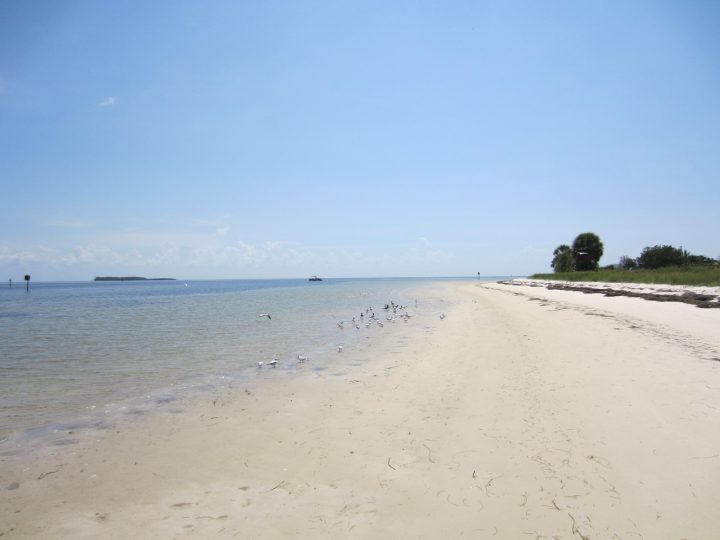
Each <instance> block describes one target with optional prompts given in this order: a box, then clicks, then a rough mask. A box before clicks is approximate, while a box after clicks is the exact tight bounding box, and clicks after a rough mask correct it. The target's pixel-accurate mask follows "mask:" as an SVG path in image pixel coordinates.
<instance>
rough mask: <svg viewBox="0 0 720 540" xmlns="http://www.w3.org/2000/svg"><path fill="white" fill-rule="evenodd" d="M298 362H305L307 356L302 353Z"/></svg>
mask: <svg viewBox="0 0 720 540" xmlns="http://www.w3.org/2000/svg"><path fill="white" fill-rule="evenodd" d="M297 359H298V362H304V361H305V360H307V356H303V355H302V354H298V355H297Z"/></svg>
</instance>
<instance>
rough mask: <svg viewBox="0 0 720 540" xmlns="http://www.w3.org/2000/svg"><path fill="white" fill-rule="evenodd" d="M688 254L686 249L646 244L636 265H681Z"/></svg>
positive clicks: (653, 266) (644, 266)
mask: <svg viewBox="0 0 720 540" xmlns="http://www.w3.org/2000/svg"><path fill="white" fill-rule="evenodd" d="M688 255H689V254H688V253H687V251H684V250H683V249H681V248H676V247H673V246H652V247H649V246H648V247H646V248H645V249H643V250H642V253H640V256H639V257H638V259H637V265H638V267H640V268H647V269H655V268H666V267H671V266H682V265H683V264H684V263H685V261H686V258H687V256H688Z"/></svg>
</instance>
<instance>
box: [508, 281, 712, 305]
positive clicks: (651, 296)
mask: <svg viewBox="0 0 720 540" xmlns="http://www.w3.org/2000/svg"><path fill="white" fill-rule="evenodd" d="M498 283H502V284H503V285H530V286H535V287H545V288H547V289H549V290H560V291H577V292H582V293H585V294H602V295H603V296H610V297H612V296H628V297H631V298H643V299H645V300H652V301H653V302H681V303H683V304H692V305H694V306H697V307H699V308H720V297H718V296H714V295H711V294H699V293H694V292H690V291H686V292H684V293H682V294H680V295H677V294H658V293H641V292H635V291H627V290H623V289H613V288H611V287H605V288H595V287H582V286H579V285H564V284H560V283H557V284H556V283H547V284H545V283H542V284H541V283H538V284H537V285H531V284H530V283H527V282H520V283H516V282H513V281H499V282H498Z"/></svg>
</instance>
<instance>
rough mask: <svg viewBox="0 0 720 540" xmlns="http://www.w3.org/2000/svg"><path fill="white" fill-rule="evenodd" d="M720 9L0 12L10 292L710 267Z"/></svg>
mask: <svg viewBox="0 0 720 540" xmlns="http://www.w3.org/2000/svg"><path fill="white" fill-rule="evenodd" d="M719 27H720V3H717V2H661V1H655V2H650V1H647V2H646V1H642V0H638V1H633V2H625V1H602V2H600V1H598V2H593V1H588V2H577V1H567V2H559V1H558V2H552V1H548V2H534V1H527V2H500V1H498V2H486V1H473V2H452V1H451V2H419V1H418V2H400V1H398V2H353V1H348V2H306V1H293V2H265V1H263V2H234V1H232V2H231V1H227V2H225V1H211V2H199V1H198V2H183V1H179V2H176V1H173V2H169V1H168V2H162V1H154V2H144V1H143V2H135V1H123V2H95V1H92V2H90V1H87V2H85V1H72V0H69V1H65V2H47V1H43V2H40V1H33V0H30V1H24V0H8V1H5V2H3V3H2V4H0V190H1V191H0V194H1V196H0V278H2V276H5V277H4V278H3V279H7V278H10V277H12V278H14V279H21V277H22V274H24V273H32V274H33V279H39V280H61V279H77V280H84V279H91V278H92V277H94V276H95V275H107V274H137V275H144V276H173V277H178V278H255V277H268V278H272V277H305V276H307V275H311V274H320V275H322V276H326V277H333V276H410V275H412V276H426V275H427V276H434V275H472V274H475V273H476V272H478V271H479V272H481V273H483V274H485V275H510V274H514V275H522V274H528V273H532V272H536V271H546V270H549V263H550V260H551V258H552V251H553V249H554V248H555V247H556V246H557V245H559V244H561V243H570V242H572V240H573V238H574V237H575V236H576V235H577V234H579V233H582V232H586V231H592V232H595V233H596V234H598V235H599V236H600V237H601V239H602V240H603V241H604V244H605V256H604V257H603V259H602V260H601V264H610V263H614V262H617V259H618V258H619V257H620V256H622V255H630V256H637V255H638V254H639V253H640V251H641V250H642V248H643V247H645V246H648V245H655V244H672V245H676V246H680V245H682V246H683V247H684V248H685V249H688V250H689V251H691V252H692V253H698V254H704V255H707V256H711V257H720V240H719V239H720V235H719V234H718V231H720V211H719V203H720V174H719V172H720V127H719V126H720V33H719V32H717V28H719Z"/></svg>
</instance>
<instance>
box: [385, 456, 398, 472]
mask: <svg viewBox="0 0 720 540" xmlns="http://www.w3.org/2000/svg"><path fill="white" fill-rule="evenodd" d="M387 466H388V467H390V468H391V469H392V470H393V471H397V469H396V468H395V467H393V466H392V465H390V458H388V460H387Z"/></svg>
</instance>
